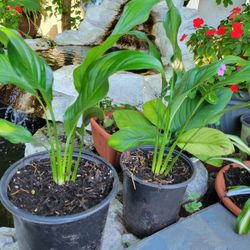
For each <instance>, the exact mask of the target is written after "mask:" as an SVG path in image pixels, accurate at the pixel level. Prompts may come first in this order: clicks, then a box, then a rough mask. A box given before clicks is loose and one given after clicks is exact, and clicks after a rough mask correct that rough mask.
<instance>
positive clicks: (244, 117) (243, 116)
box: [240, 113, 250, 127]
mask: <svg viewBox="0 0 250 250" xmlns="http://www.w3.org/2000/svg"><path fill="white" fill-rule="evenodd" d="M247 118H249V122H247V121H246V119H247ZM240 121H241V123H242V124H244V125H245V126H246V127H250V113H246V114H243V115H241V117H240Z"/></svg>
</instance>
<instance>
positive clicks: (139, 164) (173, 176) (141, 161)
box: [122, 150, 192, 185]
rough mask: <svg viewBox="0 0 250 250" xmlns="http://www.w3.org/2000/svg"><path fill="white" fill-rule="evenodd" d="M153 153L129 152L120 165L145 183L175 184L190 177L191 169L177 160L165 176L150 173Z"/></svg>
mask: <svg viewBox="0 0 250 250" xmlns="http://www.w3.org/2000/svg"><path fill="white" fill-rule="evenodd" d="M152 161H153V152H152V151H149V152H144V151H141V150H137V151H131V152H130V154H129V155H128V157H124V158H123V161H122V163H123V164H125V165H126V167H127V168H128V169H129V171H130V172H132V173H133V174H134V175H135V176H136V177H138V178H139V179H142V180H144V181H147V182H151V183H157V184H162V185H165V184H177V183H181V182H184V181H186V180H188V179H189V178H190V177H191V176H192V170H191V168H190V167H189V166H188V165H186V164H185V163H184V162H183V161H182V160H180V159H178V160H177V162H176V163H175V165H174V167H173V168H172V170H171V171H170V172H169V174H168V175H167V176H165V175H155V174H153V173H152V171H151V167H152Z"/></svg>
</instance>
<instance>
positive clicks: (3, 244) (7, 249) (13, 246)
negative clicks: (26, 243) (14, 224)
mask: <svg viewBox="0 0 250 250" xmlns="http://www.w3.org/2000/svg"><path fill="white" fill-rule="evenodd" d="M15 237H16V235H15V229H14V228H7V227H2V228H0V249H1V250H18V246H17V242H16V239H15Z"/></svg>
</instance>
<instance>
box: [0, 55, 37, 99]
mask: <svg viewBox="0 0 250 250" xmlns="http://www.w3.org/2000/svg"><path fill="white" fill-rule="evenodd" d="M0 83H1V84H10V83H12V84H14V85H16V86H17V87H18V88H20V89H22V90H24V91H27V92H29V93H31V94H33V95H36V91H35V90H34V88H33V87H32V86H31V85H30V84H29V82H27V81H26V80H25V79H22V78H20V77H19V76H18V75H17V74H16V72H15V71H14V70H13V68H12V66H11V64H10V61H9V58H8V56H7V55H5V54H0Z"/></svg>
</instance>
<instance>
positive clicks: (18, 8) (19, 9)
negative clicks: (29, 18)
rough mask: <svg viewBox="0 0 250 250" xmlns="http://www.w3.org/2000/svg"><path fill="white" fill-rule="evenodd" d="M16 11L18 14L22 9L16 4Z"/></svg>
mask: <svg viewBox="0 0 250 250" xmlns="http://www.w3.org/2000/svg"><path fill="white" fill-rule="evenodd" d="M16 11H17V12H18V13H20V14H22V13H23V9H22V8H21V7H20V6H18V5H17V6H16Z"/></svg>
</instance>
